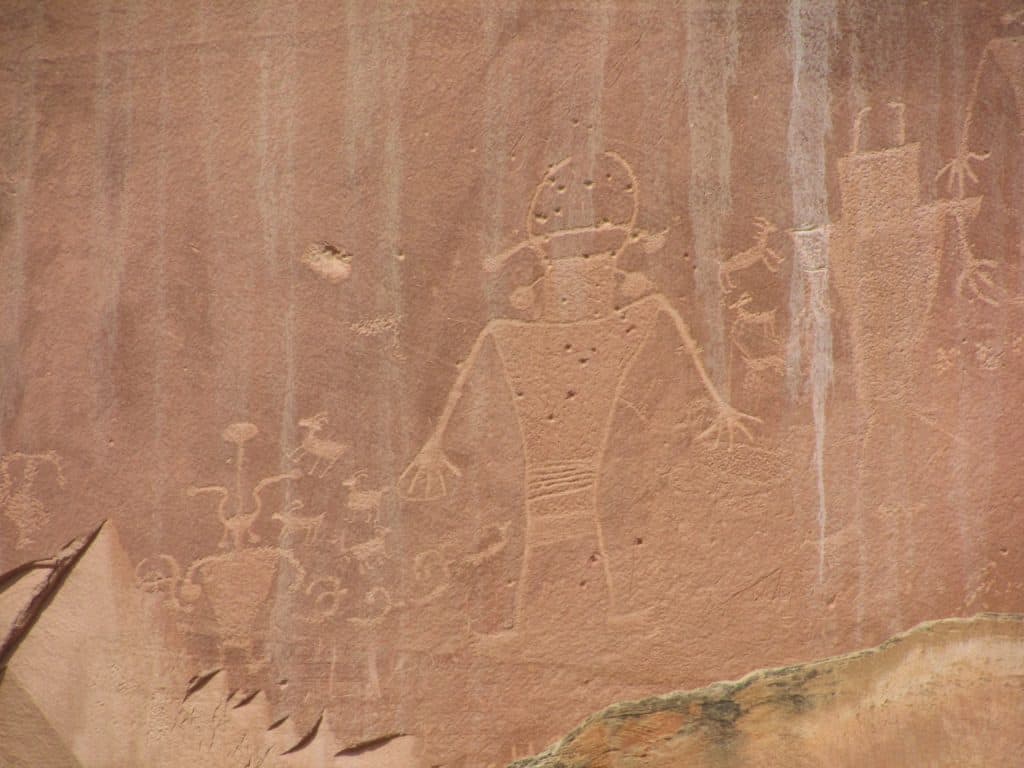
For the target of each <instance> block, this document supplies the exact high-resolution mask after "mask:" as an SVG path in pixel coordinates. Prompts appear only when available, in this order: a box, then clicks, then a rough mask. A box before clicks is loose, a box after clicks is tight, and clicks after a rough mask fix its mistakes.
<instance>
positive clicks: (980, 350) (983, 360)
mask: <svg viewBox="0 0 1024 768" xmlns="http://www.w3.org/2000/svg"><path fill="white" fill-rule="evenodd" d="M974 359H975V361H976V362H977V363H978V367H979V368H981V369H982V370H983V371H998V370H999V369H1000V368H1001V367H1002V365H1003V351H1002V350H1001V349H997V348H996V347H994V346H993V345H991V344H984V343H982V342H978V343H976V344H975V345H974Z"/></svg>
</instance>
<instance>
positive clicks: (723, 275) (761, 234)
mask: <svg viewBox="0 0 1024 768" xmlns="http://www.w3.org/2000/svg"><path fill="white" fill-rule="evenodd" d="M754 228H755V229H756V230H757V233H756V234H755V235H754V244H753V245H752V246H751V247H750V248H747V250H745V251H740V252H739V253H734V254H733V255H732V256H730V257H729V258H727V259H725V260H724V261H723V262H722V263H721V264H720V265H719V266H718V282H719V283H721V285H722V290H723V291H727V292H728V291H731V290H733V289H734V288H735V287H736V286H735V284H734V283H733V281H732V274H733V273H734V272H740V271H742V270H744V269H747V268H749V267H752V266H754V265H755V264H757V263H758V262H761V263H762V264H764V265H765V267H766V268H767V269H768V271H769V272H778V271H779V265H780V264H782V262H783V261H784V260H785V259H784V258H783V257H782V256H779V255H778V254H777V253H776V252H775V251H773V250H772V249H771V248H769V247H768V238H769V237H771V235H772V233H773V232H776V231H777V228H776V226H775V225H774V224H772V223H771V222H770V221H768V219H766V218H764V217H762V216H756V217H755V218H754Z"/></svg>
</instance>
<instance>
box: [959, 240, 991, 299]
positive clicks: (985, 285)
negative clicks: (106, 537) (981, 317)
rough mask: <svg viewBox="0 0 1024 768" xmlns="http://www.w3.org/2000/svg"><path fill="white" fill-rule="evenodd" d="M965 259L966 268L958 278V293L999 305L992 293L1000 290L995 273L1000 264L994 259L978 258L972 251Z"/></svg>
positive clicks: (968, 297)
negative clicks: (994, 277)
mask: <svg viewBox="0 0 1024 768" xmlns="http://www.w3.org/2000/svg"><path fill="white" fill-rule="evenodd" d="M964 261H965V263H964V268H963V270H962V271H961V272H960V276H959V277H958V278H957V280H956V290H957V294H958V295H960V296H964V297H965V298H967V299H970V300H973V299H978V300H980V301H983V302H985V303H986V304H988V305H990V306H993V307H997V306H999V302H998V301H997V300H996V298H995V297H994V296H993V295H992V294H994V293H996V291H997V290H998V288H997V286H996V282H995V280H994V279H993V274H994V272H995V271H996V269H997V268H998V266H999V265H998V264H997V263H996V262H995V261H993V260H992V259H978V258H975V257H974V255H973V254H970V253H969V254H968V255H967V258H966V259H965V260H964Z"/></svg>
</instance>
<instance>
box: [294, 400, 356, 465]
mask: <svg viewBox="0 0 1024 768" xmlns="http://www.w3.org/2000/svg"><path fill="white" fill-rule="evenodd" d="M326 425H327V414H326V413H325V412H320V413H318V414H316V415H315V416H310V417H308V418H305V419H301V420H300V421H299V428H300V429H304V430H305V431H306V434H305V435H303V437H302V443H301V445H299V447H298V448H296V449H295V450H294V451H292V452H291V454H290V455H289V458H290V459H291V461H292V463H293V464H298V463H300V462H301V461H302V460H303V459H305V458H306V457H307V456H312V457H313V465H312V466H311V467H310V468H309V472H308V474H309V475H310V476H311V477H321V478H322V477H324V476H326V475H327V473H328V472H330V471H331V469H332V468H333V467H334V465H335V464H336V463H337V462H338V459H340V458H341V457H342V456H344V455H345V453H346V452H347V451H348V446H347V445H344V444H343V443H336V442H334V441H333V440H326V439H324V438H322V437H320V432H321V431H322V430H323V428H324V427H325V426H326Z"/></svg>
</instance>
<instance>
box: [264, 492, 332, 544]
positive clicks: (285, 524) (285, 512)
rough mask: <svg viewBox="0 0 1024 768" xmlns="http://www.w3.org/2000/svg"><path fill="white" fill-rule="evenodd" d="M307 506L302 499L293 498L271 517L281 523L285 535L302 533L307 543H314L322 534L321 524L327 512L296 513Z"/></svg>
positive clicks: (291, 535) (290, 535)
mask: <svg viewBox="0 0 1024 768" xmlns="http://www.w3.org/2000/svg"><path fill="white" fill-rule="evenodd" d="M305 506H306V504H305V502H303V501H302V499H292V500H291V501H289V502H288V503H287V504H286V505H285V506H284V508H283V509H281V510H279V511H278V512H275V513H274V514H272V515H271V516H270V519H271V520H275V521H277V522H278V523H280V524H281V533H282V534H283V535H284V536H288V537H293V536H297V535H298V534H299V533H302V534H304V535H305V538H304V541H305V543H306V544H313V543H314V542H315V541H316V540H317V537H318V536H319V535H320V524H321V523H323V521H324V515H325V514H326V513H325V512H321V513H320V514H319V515H299V514H296V513H297V512H298V511H299V510H300V509H303V508H304V507H305Z"/></svg>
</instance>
